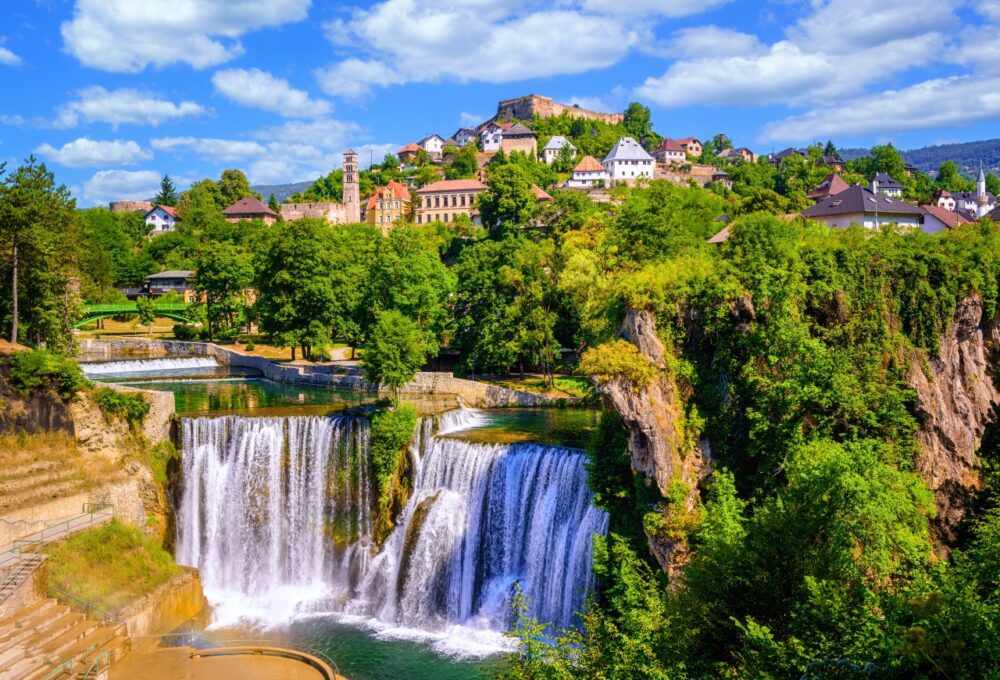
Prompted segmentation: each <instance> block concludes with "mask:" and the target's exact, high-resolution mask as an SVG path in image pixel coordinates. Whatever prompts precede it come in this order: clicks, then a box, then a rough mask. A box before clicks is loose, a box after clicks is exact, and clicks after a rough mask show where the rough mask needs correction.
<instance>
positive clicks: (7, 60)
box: [0, 47, 21, 66]
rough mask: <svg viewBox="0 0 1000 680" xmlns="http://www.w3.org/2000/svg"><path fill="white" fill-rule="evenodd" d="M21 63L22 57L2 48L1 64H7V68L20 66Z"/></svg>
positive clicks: (0, 52)
mask: <svg viewBox="0 0 1000 680" xmlns="http://www.w3.org/2000/svg"><path fill="white" fill-rule="evenodd" d="M20 63H21V57H19V56H17V55H16V54H14V53H13V52H11V51H10V50H8V49H7V48H6V47H0V64H6V65H7V66H18V65H19V64H20Z"/></svg>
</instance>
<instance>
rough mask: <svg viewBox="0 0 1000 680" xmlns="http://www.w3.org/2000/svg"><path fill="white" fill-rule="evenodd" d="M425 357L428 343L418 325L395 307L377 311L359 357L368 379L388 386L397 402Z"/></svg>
mask: <svg viewBox="0 0 1000 680" xmlns="http://www.w3.org/2000/svg"><path fill="white" fill-rule="evenodd" d="M426 360H427V346H426V345H425V344H424V340H423V336H422V334H421V332H420V328H419V327H418V326H417V324H415V323H414V322H413V321H411V320H410V319H408V318H406V317H405V316H404V315H403V314H401V313H400V312H398V311H396V310H394V309H390V310H386V311H383V312H380V313H379V315H378V318H377V319H376V321H375V326H374V327H373V328H372V334H371V339H370V340H369V341H368V343H367V344H366V345H365V353H364V354H363V355H362V356H361V366H362V368H364V369H365V378H367V380H368V382H370V383H373V384H375V385H379V386H384V387H388V388H389V389H390V390H391V391H392V395H393V400H394V401H398V400H399V391H400V389H402V387H403V385H405V384H406V383H408V382H410V381H411V380H413V376H414V375H416V374H417V371H419V370H420V367H421V366H423V365H424V362H425V361H426Z"/></svg>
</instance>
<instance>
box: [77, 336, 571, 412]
mask: <svg viewBox="0 0 1000 680" xmlns="http://www.w3.org/2000/svg"><path fill="white" fill-rule="evenodd" d="M80 351H81V353H82V354H83V355H85V356H86V357H87V358H89V359H99V358H107V359H112V358H121V357H135V358H154V357H164V356H172V357H189V356H208V357H213V358H214V359H215V360H216V361H218V362H219V363H220V364H223V365H226V366H236V367H240V368H248V369H252V370H255V371H258V372H259V373H260V374H261V375H263V376H264V377H266V378H268V379H270V380H274V381H275V382H284V383H294V384H300V385H314V386H318V387H331V388H336V389H347V390H356V391H371V392H373V391H375V386H374V385H372V384H371V383H369V382H368V381H366V380H365V379H364V375H363V373H362V372H361V370H360V369H358V368H357V367H354V366H338V365H329V364H327V365H293V364H281V363H277V362H275V361H271V360H270V359H265V358H263V357H257V356H252V355H249V354H243V353H242V352H237V351H235V350H231V349H228V348H226V347H220V346H219V345H213V344H210V343H204V342H186V341H181V340H147V339H127V340H126V339H114V338H101V339H97V340H84V341H82V342H81V343H80ZM402 393H403V394H404V395H406V394H451V395H455V396H456V397H458V398H460V399H461V400H462V401H463V402H464V403H465V404H467V405H469V406H473V407H476V408H502V407H506V406H551V405H555V404H559V403H564V402H566V401H567V400H564V399H554V398H552V397H547V396H545V395H541V394H531V393H530V392H520V391H518V390H512V389H508V388H506V387H499V386H497V385H491V384H489V383H483V382H478V381H474V380H465V379H462V378H456V377H455V376H453V375H452V374H451V373H443V372H429V371H421V372H420V373H417V375H416V377H415V378H414V379H413V381H412V382H410V383H409V384H408V385H406V386H405V387H404V388H403V390H402Z"/></svg>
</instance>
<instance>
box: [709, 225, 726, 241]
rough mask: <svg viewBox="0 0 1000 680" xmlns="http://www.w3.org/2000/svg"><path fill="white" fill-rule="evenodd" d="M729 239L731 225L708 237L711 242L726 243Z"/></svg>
mask: <svg viewBox="0 0 1000 680" xmlns="http://www.w3.org/2000/svg"><path fill="white" fill-rule="evenodd" d="M728 240H729V227H723V228H722V229H721V230H720V231H719V233H718V234H716V235H715V236H713V237H712V238H710V239H708V242H709V243H724V242H725V241H728Z"/></svg>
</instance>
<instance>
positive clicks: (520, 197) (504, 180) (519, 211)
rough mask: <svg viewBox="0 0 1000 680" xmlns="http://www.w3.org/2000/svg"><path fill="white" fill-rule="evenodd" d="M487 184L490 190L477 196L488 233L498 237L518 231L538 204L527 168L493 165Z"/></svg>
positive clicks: (509, 164)
mask: <svg viewBox="0 0 1000 680" xmlns="http://www.w3.org/2000/svg"><path fill="white" fill-rule="evenodd" d="M487 186H489V191H484V192H483V193H482V194H480V195H479V198H478V203H479V212H480V214H481V215H482V220H483V225H484V226H485V227H486V229H487V230H488V231H489V233H490V236H491V237H492V238H494V239H498V240H499V239H503V238H504V237H506V236H508V235H513V234H516V233H518V231H519V229H520V228H521V227H522V226H524V225H525V224H527V223H528V221H529V220H531V218H532V216H533V215H534V214H535V209H536V206H537V200H536V199H535V195H534V194H533V193H532V192H531V177H530V176H529V175H528V172H527V170H525V169H524V168H522V167H521V166H519V165H515V164H512V163H506V164H504V165H501V166H499V167H497V168H493V169H492V170H491V171H490V178H489V181H488V182H487Z"/></svg>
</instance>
